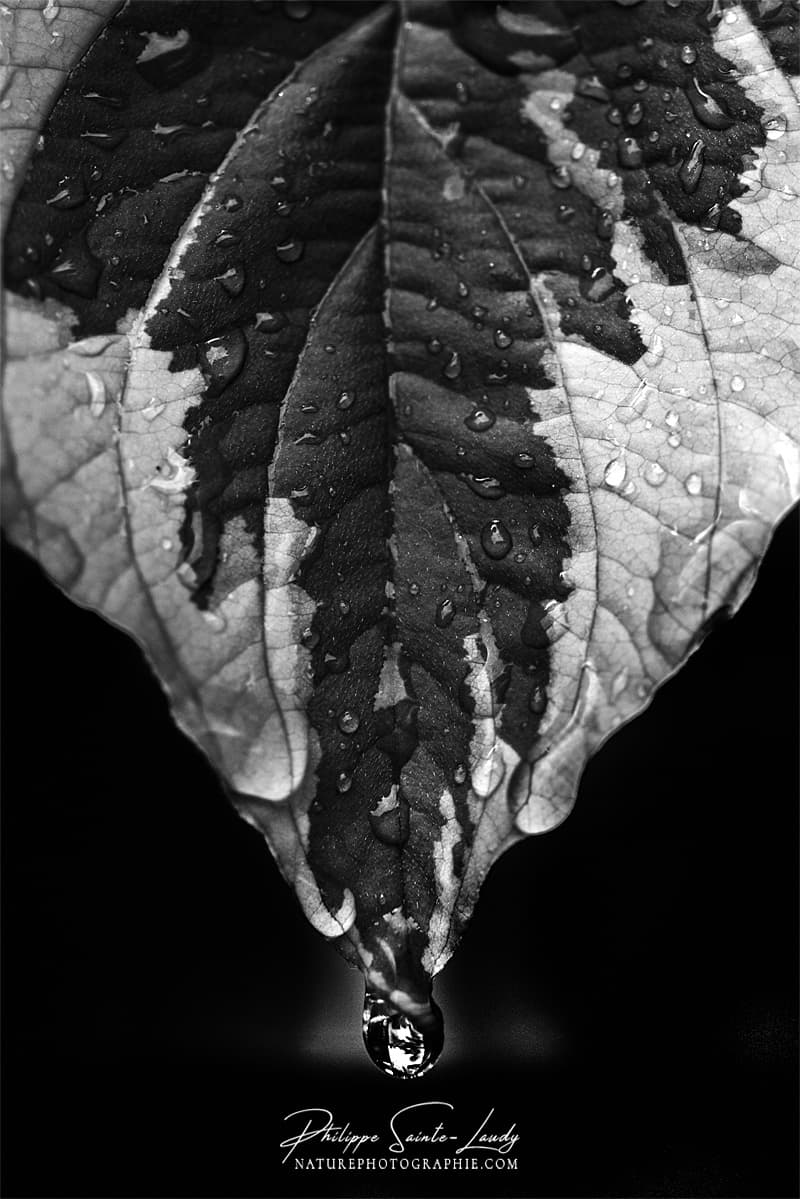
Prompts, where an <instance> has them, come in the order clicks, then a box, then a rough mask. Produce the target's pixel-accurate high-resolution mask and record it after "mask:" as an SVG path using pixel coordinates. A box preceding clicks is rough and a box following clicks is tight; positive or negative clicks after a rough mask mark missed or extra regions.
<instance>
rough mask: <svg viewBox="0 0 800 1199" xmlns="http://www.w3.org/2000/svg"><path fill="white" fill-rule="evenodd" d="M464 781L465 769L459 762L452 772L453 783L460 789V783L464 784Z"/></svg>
mask: <svg viewBox="0 0 800 1199" xmlns="http://www.w3.org/2000/svg"><path fill="white" fill-rule="evenodd" d="M466 780H467V768H466V766H465V765H464V764H463V762H459V763H458V765H457V766H456V768H455V770H454V771H453V782H454V783H455V784H456V786H457V787H460V786H461V784H462V783H465V782H466Z"/></svg>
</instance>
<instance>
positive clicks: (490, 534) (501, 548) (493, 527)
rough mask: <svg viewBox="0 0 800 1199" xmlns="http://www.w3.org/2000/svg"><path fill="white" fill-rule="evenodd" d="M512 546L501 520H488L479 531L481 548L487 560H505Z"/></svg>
mask: <svg viewBox="0 0 800 1199" xmlns="http://www.w3.org/2000/svg"><path fill="white" fill-rule="evenodd" d="M513 544H514V542H513V541H512V538H511V534H510V533H509V531H508V529H507V528H506V526H505V525H504V524H503V522H502V521H501V520H490V521H489V523H488V524H485V525H484V526H483V528H482V529H481V546H482V547H483V552H484V553H485V554H486V556H487V557H488V558H493V559H495V561H498V560H499V559H501V558H505V557H506V555H507V554H508V553H509V552H510V550H511V548H512V546H513Z"/></svg>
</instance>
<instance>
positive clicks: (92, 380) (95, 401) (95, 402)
mask: <svg viewBox="0 0 800 1199" xmlns="http://www.w3.org/2000/svg"><path fill="white" fill-rule="evenodd" d="M85 375H86V383H87V385H88V387H89V412H90V413H91V415H92V416H94V417H95V418H98V419H99V418H100V417H101V416H102V415H103V412H104V411H105V407H106V400H107V394H106V385H105V383H104V382H103V380H102V379H101V377H100V375H96V374H95V373H94V371H86V372H85Z"/></svg>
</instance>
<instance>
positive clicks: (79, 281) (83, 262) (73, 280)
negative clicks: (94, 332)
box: [50, 243, 103, 300]
mask: <svg viewBox="0 0 800 1199" xmlns="http://www.w3.org/2000/svg"><path fill="white" fill-rule="evenodd" d="M102 272H103V266H102V263H100V262H99V260H98V259H97V258H95V257H94V255H93V254H92V253H91V252H90V250H89V248H88V246H87V245H86V244H85V243H84V244H83V245H81V246H79V247H76V248H75V249H69V250H67V249H65V250H62V251H61V253H60V254H59V256H58V258H57V259H56V261H55V262H54V263H53V265H52V266H51V268H50V274H51V276H52V277H53V279H54V280H55V282H56V283H57V284H58V286H59V287H63V289H64V291H69V292H72V294H73V295H76V296H83V298H84V299H86V300H93V299H94V297H95V296H96V295H97V284H98V282H99V279H100V276H101V274H102Z"/></svg>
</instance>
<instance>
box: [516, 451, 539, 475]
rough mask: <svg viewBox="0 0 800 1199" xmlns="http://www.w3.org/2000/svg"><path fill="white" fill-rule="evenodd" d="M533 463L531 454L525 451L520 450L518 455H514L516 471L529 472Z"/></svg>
mask: <svg viewBox="0 0 800 1199" xmlns="http://www.w3.org/2000/svg"><path fill="white" fill-rule="evenodd" d="M534 462H535V459H534V457H533V454H529V453H528V452H527V450H521V451H520V452H519V453H518V454H515V455H514V465H515V466H516V468H517V470H530V469H531V467H532V466H533V465H534Z"/></svg>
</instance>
